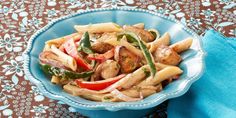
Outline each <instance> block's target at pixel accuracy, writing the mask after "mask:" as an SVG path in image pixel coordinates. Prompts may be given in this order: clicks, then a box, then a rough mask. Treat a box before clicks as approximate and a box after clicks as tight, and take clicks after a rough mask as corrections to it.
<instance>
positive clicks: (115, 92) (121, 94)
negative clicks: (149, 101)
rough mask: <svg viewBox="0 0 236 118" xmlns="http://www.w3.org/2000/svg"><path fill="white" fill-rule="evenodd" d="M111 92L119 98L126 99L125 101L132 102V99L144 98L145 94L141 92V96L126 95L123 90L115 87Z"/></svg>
mask: <svg viewBox="0 0 236 118" xmlns="http://www.w3.org/2000/svg"><path fill="white" fill-rule="evenodd" d="M111 94H113V95H115V96H116V97H117V98H119V99H121V100H123V101H125V102H132V101H138V100H142V99H143V96H142V93H141V92H140V98H132V97H129V96H126V95H124V94H123V93H122V92H120V91H119V90H117V89H115V90H113V91H112V92H111Z"/></svg>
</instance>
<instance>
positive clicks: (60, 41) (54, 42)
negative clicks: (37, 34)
mask: <svg viewBox="0 0 236 118" xmlns="http://www.w3.org/2000/svg"><path fill="white" fill-rule="evenodd" d="M81 37H82V34H79V33H73V34H70V35H66V36H63V37H60V38H56V39H52V40H49V41H47V42H45V44H46V45H48V46H50V45H55V46H56V47H59V46H60V45H61V44H63V43H64V42H65V41H66V40H68V39H70V38H73V39H80V38H81Z"/></svg>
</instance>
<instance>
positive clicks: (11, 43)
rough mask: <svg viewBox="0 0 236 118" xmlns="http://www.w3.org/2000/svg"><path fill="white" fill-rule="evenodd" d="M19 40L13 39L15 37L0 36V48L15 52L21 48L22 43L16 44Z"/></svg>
mask: <svg viewBox="0 0 236 118" xmlns="http://www.w3.org/2000/svg"><path fill="white" fill-rule="evenodd" d="M20 39H21V38H20V37H15V35H13V34H12V35H9V34H5V35H4V38H3V39H2V37H1V36H0V48H5V49H6V50H7V51H10V52H11V51H14V52H17V51H18V50H16V48H21V47H20V46H22V43H20V42H18V41H19V40H20Z"/></svg>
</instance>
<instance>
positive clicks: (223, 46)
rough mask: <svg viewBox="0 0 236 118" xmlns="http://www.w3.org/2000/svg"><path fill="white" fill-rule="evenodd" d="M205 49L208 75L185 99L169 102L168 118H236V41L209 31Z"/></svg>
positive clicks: (206, 73)
mask: <svg viewBox="0 0 236 118" xmlns="http://www.w3.org/2000/svg"><path fill="white" fill-rule="evenodd" d="M203 47H204V50H205V51H206V53H207V55H206V58H205V72H204V74H203V76H202V77H201V78H200V79H199V80H198V81H196V82H195V83H194V84H193V85H192V86H191V87H190V90H189V91H188V92H187V93H186V94H185V95H183V96H181V97H178V98H174V99H171V100H170V101H169V104H168V110H167V114H168V117H169V118H233V117H234V118H235V117H236V38H226V37H224V36H222V35H221V34H219V33H218V32H216V31H214V30H209V31H207V32H206V34H205V36H204V37H203Z"/></svg>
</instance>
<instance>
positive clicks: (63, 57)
mask: <svg viewBox="0 0 236 118" xmlns="http://www.w3.org/2000/svg"><path fill="white" fill-rule="evenodd" d="M51 51H52V52H53V53H55V54H56V55H57V56H58V57H59V59H60V61H61V62H62V63H63V65H65V66H66V67H69V68H71V69H72V70H73V71H76V69H77V64H76V61H75V59H74V58H72V57H71V56H69V55H67V54H65V53H64V52H62V51H61V50H59V49H58V48H57V47H56V46H55V45H52V46H51Z"/></svg>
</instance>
